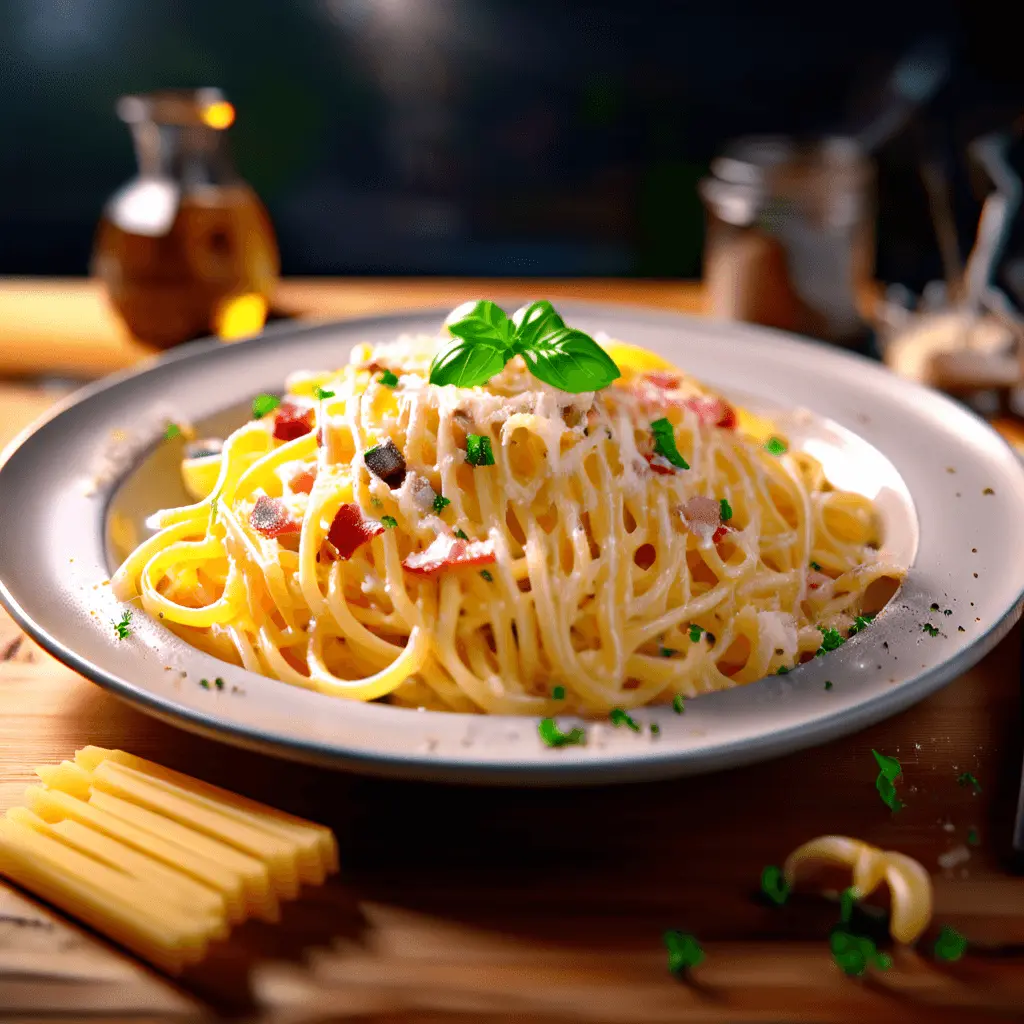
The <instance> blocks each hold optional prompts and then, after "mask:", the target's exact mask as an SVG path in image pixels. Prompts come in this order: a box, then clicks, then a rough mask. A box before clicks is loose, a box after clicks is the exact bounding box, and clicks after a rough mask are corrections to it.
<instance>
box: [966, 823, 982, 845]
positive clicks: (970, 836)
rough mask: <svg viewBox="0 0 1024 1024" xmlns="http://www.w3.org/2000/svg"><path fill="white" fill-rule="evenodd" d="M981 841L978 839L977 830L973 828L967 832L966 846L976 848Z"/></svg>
mask: <svg viewBox="0 0 1024 1024" xmlns="http://www.w3.org/2000/svg"><path fill="white" fill-rule="evenodd" d="M980 842H981V840H980V839H979V838H978V830H977V829H976V828H974V827H973V826H972V827H971V828H969V829H968V830H967V845H968V846H977V845H978V843H980Z"/></svg>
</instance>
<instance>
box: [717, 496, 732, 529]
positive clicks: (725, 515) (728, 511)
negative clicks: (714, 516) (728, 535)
mask: <svg viewBox="0 0 1024 1024" xmlns="http://www.w3.org/2000/svg"><path fill="white" fill-rule="evenodd" d="M718 504H719V505H720V506H721V509H722V522H723V523H727V522H729V520H730V519H732V505H730V504H729V499H728V498H722V499H721V500H720V501H719V503H718Z"/></svg>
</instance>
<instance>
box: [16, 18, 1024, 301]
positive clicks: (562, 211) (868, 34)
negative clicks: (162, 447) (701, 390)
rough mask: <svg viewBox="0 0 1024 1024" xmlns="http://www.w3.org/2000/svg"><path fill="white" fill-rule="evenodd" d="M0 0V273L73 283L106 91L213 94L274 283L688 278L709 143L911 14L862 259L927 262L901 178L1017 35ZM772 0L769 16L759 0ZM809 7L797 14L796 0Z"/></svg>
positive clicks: (994, 118)
mask: <svg viewBox="0 0 1024 1024" xmlns="http://www.w3.org/2000/svg"><path fill="white" fill-rule="evenodd" d="M726 8H727V9H724V8H723V7H721V6H719V7H716V8H714V9H712V8H711V7H710V5H705V4H693V3H681V2H680V3H673V2H671V0H660V2H656V0H593V2H589V3H568V2H559V0H147V2H146V3H139V2H137V0H3V2H2V3H0V272H2V273H25V274H80V273H85V272H86V270H87V265H88V255H89V250H90V246H91V241H92V233H93V229H94V225H95V222H96V219H97V217H98V216H99V213H100V210H101V208H102V204H103V202H104V200H105V199H106V197H107V196H108V195H109V194H110V193H111V192H112V191H113V190H114V189H115V188H116V187H117V186H118V185H120V184H121V183H122V182H124V181H125V180H126V179H127V178H129V177H130V176H131V174H132V173H133V169H134V157H133V154H132V150H131V146H130V141H129V137H128V133H127V130H126V129H125V127H124V126H123V125H122V124H120V123H119V122H118V121H117V120H116V119H115V117H114V113H113V104H114V102H115V100H116V98H117V97H118V96H119V95H121V94H123V93H125V92H132V91H140V90H148V89H153V88H160V87H168V86H197V85H217V86H220V87H221V88H223V89H224V90H225V92H226V93H227V95H228V97H229V98H230V99H231V100H232V101H233V102H234V103H235V104H236V106H237V108H238V121H237V123H236V125H235V127H234V128H232V130H231V144H232V149H233V152H234V155H235V159H236V163H237V165H238V167H239V169H240V171H241V172H242V174H243V175H244V176H245V177H246V178H247V179H248V180H249V181H250V182H251V183H252V184H253V185H254V186H255V187H256V189H257V190H258V191H259V193H260V194H261V196H262V197H263V199H264V200H265V202H266V203H267V205H268V207H269V209H270V212H271V215H272V217H273V219H274V223H275V226H276V229H277V231H278V234H279V239H280V243H281V249H282V261H283V268H284V271H285V273H291V274H352V273H427V274H429V273H438V274H458V273H466V274H514V275H529V274H565V275H576V274H635V275H653V276H671V275H687V276H696V275H697V274H698V273H699V270H700V252H701V243H702V237H703V214H702V209H701V206H700V202H699V200H698V198H697V195H696V191H695V186H696V184H697V181H698V180H699V179H700V178H701V177H702V176H703V175H704V174H705V173H706V172H707V167H708V163H709V161H710V159H711V158H712V157H713V156H714V155H715V153H716V152H718V151H719V150H720V149H721V147H722V145H723V143H724V142H725V141H726V140H728V139H729V138H731V137H734V136H736V135H739V134H745V133H751V132H788V133H798V134H799V133H812V132H821V131H830V130H836V129H837V128H840V127H841V126H842V125H843V124H844V123H845V122H846V120H847V119H848V118H849V116H850V115H851V114H852V113H853V112H854V111H856V110H857V109H858V105H859V107H860V108H861V109H862V108H863V106H864V105H865V104H866V103H868V102H870V96H871V90H872V87H873V86H877V85H878V83H879V81H880V76H882V75H884V73H885V71H886V70H887V69H888V67H889V66H890V65H891V63H892V61H893V60H894V59H895V58H896V56H898V54H899V53H900V52H901V51H902V50H903V49H904V48H905V47H906V46H908V45H909V44H910V43H911V42H913V41H914V39H915V38H917V37H919V36H920V35H921V34H922V33H923V32H924V31H925V30H928V31H941V32H944V33H945V34H946V35H947V37H948V38H949V39H950V41H951V44H952V47H953V58H954V59H953V77H952V80H951V82H950V84H949V85H948V86H947V88H946V89H945V90H944V91H943V93H942V94H941V95H940V96H939V97H938V98H937V100H936V101H935V102H934V103H933V104H932V106H931V108H930V110H929V113H928V118H927V121H926V122H925V123H924V124H923V125H922V126H921V127H919V128H918V129H917V130H916V131H914V132H910V133H907V134H906V135H905V136H903V137H902V138H901V139H900V140H898V141H897V142H895V143H893V144H892V145H890V146H889V147H887V149H886V150H885V152H884V153H883V154H882V155H881V166H880V185H879V189H880V205H881V208H880V224H879V238H880V241H879V260H878V265H879V273H880V275H881V276H882V277H883V278H884V279H887V280H900V281H903V282H905V283H907V284H910V285H911V286H914V287H919V286H920V285H921V284H923V283H924V282H925V281H927V280H928V279H929V278H931V277H934V276H937V275H938V273H939V264H938V260H937V258H936V256H935V254H934V237H933V234H932V231H931V228H930V226H929V221H928V214H927V207H926V204H925V198H924V193H923V191H922V188H921V185H920V180H919V177H918V172H917V160H918V158H919V156H920V144H921V141H922V138H923V137H924V136H925V135H927V137H928V138H929V139H931V140H932V142H933V143H934V144H936V145H938V146H939V148H940V149H942V150H944V151H945V152H946V153H947V154H949V156H950V157H951V158H952V159H953V160H954V171H955V185H956V190H957V209H958V215H959V217H960V218H961V220H962V223H963V228H964V232H965V234H966V235H967V237H968V238H970V237H971V235H972V234H973V227H974V221H975V218H976V215H977V194H976V191H975V190H974V189H973V188H972V182H971V180H970V178H969V176H968V173H967V168H966V165H965V163H964V161H963V158H962V149H963V146H964V145H965V144H966V142H967V141H968V139H969V138H971V137H972V136H973V135H974V134H977V132H978V131H981V130H988V129H991V128H993V127H996V126H1000V125H1005V124H1008V123H1009V121H1010V120H1011V119H1012V117H1013V116H1014V115H1016V114H1017V113H1018V112H1019V110H1020V109H1021V106H1022V105H1021V99H1022V95H1024V90H1022V83H1024V75H1022V72H1021V68H1022V67H1024V60H1021V58H1020V45H1019V41H1018V39H1017V38H1016V36H1015V33H1014V32H1012V31H1010V29H1009V28H1008V27H1007V26H1006V25H1003V24H1001V23H1000V21H999V18H998V17H997V14H996V12H997V11H998V8H996V7H995V5H994V4H987V3H982V4H974V5H971V6H970V7H967V6H966V5H965V6H963V8H962V9H958V8H956V7H955V6H953V5H951V4H948V3H943V2H941V0H939V2H932V3H926V2H922V0H907V2H903V3H893V2H892V0H887V2H882V0H861V2H860V3H858V4H857V5H853V6H845V7H841V6H836V5H814V6H813V7H811V6H810V5H805V4H801V5H799V6H792V7H790V8H789V9H787V8H786V7H785V6H784V5H783V6H780V5H778V4H770V5H768V4H763V3H759V2H756V0H747V2H744V3H739V4H731V5H726ZM767 11H770V13H766V12H767ZM809 11H813V12H814V13H813V14H809V13H808V12H809Z"/></svg>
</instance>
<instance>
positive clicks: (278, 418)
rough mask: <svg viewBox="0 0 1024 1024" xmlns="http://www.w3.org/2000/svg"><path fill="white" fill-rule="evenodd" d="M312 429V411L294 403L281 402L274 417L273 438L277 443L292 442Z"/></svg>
mask: <svg viewBox="0 0 1024 1024" xmlns="http://www.w3.org/2000/svg"><path fill="white" fill-rule="evenodd" d="M312 429H313V410H312V409H311V408H309V407H307V406H304V405H296V404H295V403H294V402H282V403H281V405H279V406H278V407H277V413H276V414H275V417H274V437H275V439H276V440H278V441H294V440H296V438H299V437H302V436H303V435H304V434H308V433H309V432H310V431H311V430H312Z"/></svg>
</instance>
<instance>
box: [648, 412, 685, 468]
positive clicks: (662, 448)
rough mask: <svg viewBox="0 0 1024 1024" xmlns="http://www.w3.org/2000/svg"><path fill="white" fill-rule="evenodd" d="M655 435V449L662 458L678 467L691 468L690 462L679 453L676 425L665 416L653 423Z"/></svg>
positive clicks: (652, 430)
mask: <svg viewBox="0 0 1024 1024" xmlns="http://www.w3.org/2000/svg"><path fill="white" fill-rule="evenodd" d="M651 434H652V435H653V437H654V451H655V453H656V454H658V455H660V456H661V457H662V458H665V459H668V461H669V462H671V463H672V465H673V466H675V467H676V468H677V469H689V468H690V464H689V463H688V462H687V461H686V459H684V458H683V457H682V455H680V454H679V449H678V448H677V447H676V432H675V427H673V426H672V424H671V423H670V422H669V421H668V419H666V418H665V417H664V416H662V417H661V419H660V420H655V421H654V422H653V423H652V424H651Z"/></svg>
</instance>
